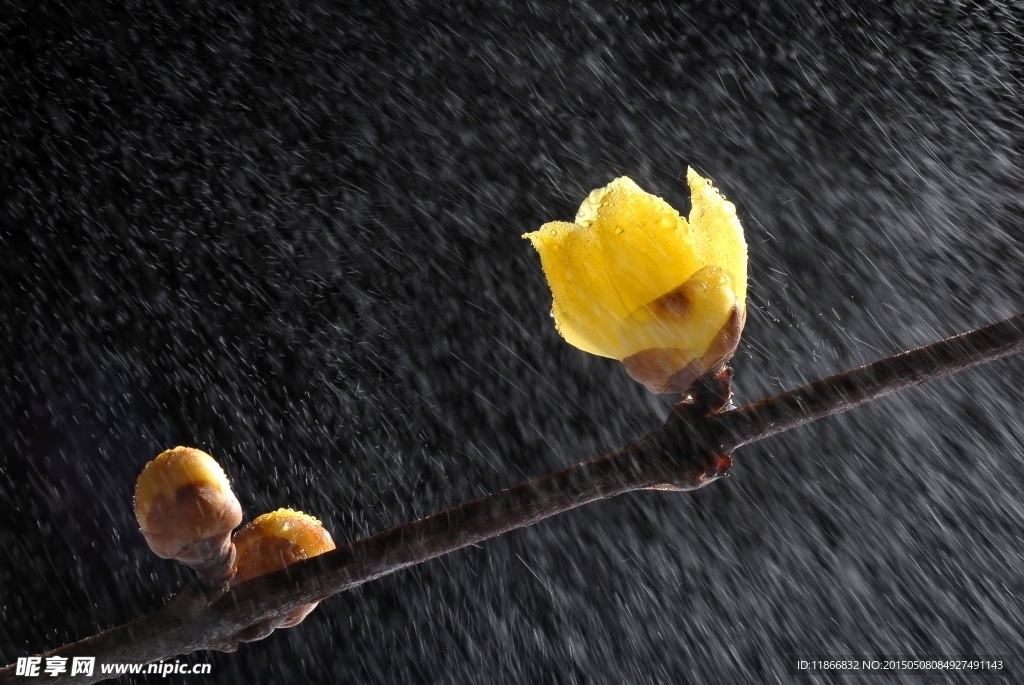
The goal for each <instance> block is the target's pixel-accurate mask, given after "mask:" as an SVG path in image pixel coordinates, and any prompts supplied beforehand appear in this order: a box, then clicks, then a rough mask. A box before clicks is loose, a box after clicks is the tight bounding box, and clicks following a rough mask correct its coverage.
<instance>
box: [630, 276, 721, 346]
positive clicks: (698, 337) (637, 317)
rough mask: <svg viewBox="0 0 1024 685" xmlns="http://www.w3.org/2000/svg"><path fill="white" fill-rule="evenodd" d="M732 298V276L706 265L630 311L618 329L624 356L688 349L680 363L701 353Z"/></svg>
mask: <svg viewBox="0 0 1024 685" xmlns="http://www.w3.org/2000/svg"><path fill="white" fill-rule="evenodd" d="M735 305H736V297H735V295H734V294H733V288H732V279H730V278H729V275H728V274H727V273H726V272H725V271H724V270H723V269H721V268H719V267H717V266H706V267H704V268H703V269H701V270H700V271H698V272H697V273H695V274H694V275H693V276H691V277H690V278H688V279H687V280H686V282H685V283H683V284H682V285H681V286H679V287H678V288H676V289H674V290H671V291H669V292H668V293H666V294H665V295H662V296H661V297H659V298H657V299H655V300H653V301H651V302H648V303H647V304H645V305H644V306H642V307H639V308H638V309H637V310H636V311H634V312H633V313H632V314H630V316H629V318H627V319H626V320H625V321H624V322H623V323H622V327H621V329H620V334H621V336H622V347H623V349H625V351H626V356H631V355H634V354H636V353H637V352H641V351H643V350H650V349H658V348H664V349H678V350H683V351H686V352H689V353H690V354H689V355H687V356H688V358H687V359H685V360H684V363H689V362H690V361H692V360H694V359H698V358H700V357H702V356H703V354H704V350H706V349H707V348H708V346H709V345H710V344H711V341H712V340H714V339H715V336H716V335H718V331H720V330H721V328H722V326H724V325H725V322H726V321H727V320H728V319H729V316H730V314H732V310H733V307H734V306H735Z"/></svg>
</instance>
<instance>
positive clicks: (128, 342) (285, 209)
mask: <svg viewBox="0 0 1024 685" xmlns="http://www.w3.org/2000/svg"><path fill="white" fill-rule="evenodd" d="M882 5H883V3H863V6H861V5H860V4H857V3H851V4H837V3H831V2H829V3H821V2H819V3H810V2H808V3H782V2H777V3H753V2H751V3H737V2H729V3H724V2H723V3H719V2H692V3H664V4H655V3H622V4H616V3H611V2H607V3H605V2H592V3H587V2H573V1H568V0H567V1H566V2H562V3H540V2H504V3H502V2H489V3H484V4H471V3H458V4H452V3H441V2H408V3H401V2H390V3H386V4H385V3H363V4H360V5H354V4H353V5H349V4H344V3H291V4H285V3H271V2H257V3H242V2H239V3H234V4H232V3H218V4H216V5H209V4H204V3H195V2H194V3H163V4H161V3H158V2H142V3H137V2H136V3H129V4H126V5H122V4H113V3H111V4H104V3H88V2H83V3H70V2H69V3H67V4H63V3H59V2H47V1H40V2H37V1H33V2H22V3H20V7H19V6H16V5H11V4H6V3H5V4H4V5H3V9H2V10H0V17H2V18H0V50H2V57H3V59H2V62H0V77H2V86H0V173H2V183H0V195H2V203H0V267H2V268H0V333H2V335H0V355H2V358H0V662H4V663H10V662H12V661H14V660H15V659H16V658H17V657H18V656H24V655H28V654H31V653H38V652H40V651H43V650H46V649H50V648H53V647H56V646H58V645H60V644H63V643H65V642H68V641H71V640H74V639H78V638H81V637H84V636H87V635H89V634H92V633H94V632H96V631H98V630H100V629H102V628H106V627H109V626H112V625H115V624H118V623H122V622H124V621H127V620H129V619H132V618H135V617H136V616H138V615H140V614H142V613H143V612H148V611H151V610H153V609H155V608H157V607H159V606H160V605H161V603H162V602H163V598H164V597H165V596H166V595H167V593H169V592H173V591H175V590H177V589H178V588H180V587H181V586H182V585H183V584H184V583H186V582H187V581H188V580H189V579H190V577H191V575H190V574H191V572H190V571H189V570H188V569H183V568H180V567H178V566H177V565H176V564H174V563H172V562H169V561H163V560H160V559H158V558H156V557H155V556H154V555H153V554H152V553H151V552H150V551H149V549H148V548H147V547H146V545H145V542H144V540H143V538H142V536H141V534H140V533H139V531H138V526H137V524H136V522H135V520H134V517H133V513H132V491H133V487H134V482H135V478H136V476H137V475H138V473H139V471H140V470H141V469H142V467H143V465H144V464H145V463H146V461H148V460H150V459H152V458H153V457H154V456H155V455H156V454H157V453H158V452H160V451H161V450H163V449H166V448H168V447H171V446H174V445H178V444H184V445H192V446H196V447H200V448H202V449H204V450H207V451H209V452H210V453H212V454H213V455H215V456H216V457H217V458H218V459H219V460H220V461H221V463H222V464H223V465H224V466H225V468H226V469H227V471H228V473H229V474H230V476H231V478H232V479H233V482H234V484H235V487H236V489H237V492H238V495H239V499H240V500H241V502H242V505H243V508H244V510H245V512H246V518H247V520H248V519H250V518H253V517H255V516H256V515H258V514H260V513H262V512H264V511H267V510H270V509H275V508H277V507H280V506H292V507H296V508H301V509H303V510H305V511H307V512H310V513H313V514H315V515H316V516H319V517H321V518H322V519H323V520H324V522H325V525H326V526H327V528H328V529H329V530H330V531H331V532H332V533H333V535H334V537H335V539H336V540H338V541H339V542H343V541H347V540H352V539H355V538H358V537H361V536H364V535H367V534H370V533H373V532H375V531H379V530H381V529H384V528H386V527H390V526H392V525H395V524H399V523H403V522H406V521H409V520H412V519H415V518H417V517H420V516H423V515H426V514H429V513H432V512H434V511H437V510H439V509H441V508H444V507H448V506H451V505H454V504H457V503H459V502H462V501H465V500H467V499H470V498H473V497H476V496H479V495H481V494H483V493H486V492H488V491H491V490H495V489H499V488H501V487H505V486H508V485H512V484H515V483H517V482H520V481H522V480H525V479H527V478H533V477H537V476H540V475H543V474H544V473H546V472H548V471H551V470H554V469H557V468H560V467H562V466H565V465H568V464H571V463H574V462H576V461H579V460H583V459H587V458H591V457H593V456H596V455H598V454H600V453H602V452H605V451H608V450H611V449H614V448H618V447H621V446H623V445H625V444H627V443H629V442H632V441H633V440H636V439H637V438H639V437H640V436H642V435H643V434H644V433H645V432H646V431H648V430H650V429H652V428H654V427H656V426H658V425H659V424H660V423H661V421H662V420H663V419H664V417H665V415H666V413H667V410H668V407H669V406H670V404H671V401H672V399H671V398H670V397H655V396H651V395H648V394H646V393H645V392H644V391H643V389H642V388H641V387H640V386H639V385H637V384H635V383H633V382H632V381H630V380H629V378H628V377H627V376H626V374H625V372H624V371H623V369H622V368H621V366H620V365H619V364H618V363H616V362H613V361H610V360H605V359H600V358H596V357H590V356H588V355H586V354H584V353H582V352H580V351H578V350H576V349H574V348H572V347H570V346H569V345H567V344H565V343H564V342H563V341H562V340H561V339H560V338H559V336H558V334H557V332H556V331H555V329H554V326H553V325H552V321H551V319H550V317H549V314H548V312H549V308H550V294H549V292H548V290H547V286H546V284H545V281H544V278H543V275H542V272H541V269H540V261H539V259H538V257H537V255H536V254H535V253H534V252H533V250H532V248H531V247H530V246H529V244H528V243H527V242H526V241H523V240H521V239H520V235H521V234H522V233H524V232H526V231H530V230H534V229H535V228H537V227H538V226H539V225H540V224H541V223H543V222H545V221H550V220H554V219H565V220H571V219H572V217H573V216H574V214H575V211H576V207H577V206H578V205H579V203H580V202H581V201H582V199H583V197H584V196H585V194H586V193H587V192H589V191H590V190H591V189H592V188H594V187H598V186H601V185H604V184H605V183H607V182H608V181H609V180H611V179H612V178H613V177H615V176H618V175H623V174H626V175H629V176H631V177H632V178H634V179H635V180H636V181H637V182H638V183H639V184H640V185H641V186H642V187H644V188H645V189H647V190H649V191H652V192H654V193H656V194H659V195H662V196H663V197H665V199H667V200H668V201H669V202H671V203H672V204H674V205H675V206H676V207H678V208H680V209H682V210H683V211H684V212H685V211H686V210H687V209H688V192H687V188H686V184H685V172H686V167H687V165H692V166H694V167H695V168H696V169H697V170H698V171H700V172H702V173H704V174H706V175H708V176H709V177H711V178H712V179H713V180H714V182H715V183H716V185H717V186H718V187H719V188H721V189H722V191H723V193H724V194H725V195H726V196H727V197H729V198H730V199H732V200H733V201H734V202H735V203H736V205H737V207H738V208H739V212H740V216H741V219H742V221H743V223H744V226H745V228H746V232H747V240H748V243H749V246H750V296H749V300H748V321H747V327H746V331H745V334H744V337H743V341H742V343H741V346H740V351H739V353H738V355H737V357H736V360H735V367H736V370H737V383H736V391H737V401H738V402H739V403H745V402H748V401H752V400H755V399H758V398H760V397H763V396H766V395H769V394H772V393H775V392H778V391H780V390H782V389H785V388H790V387H794V386H795V385H798V384H800V383H801V382H803V381H805V380H812V379H815V378H818V377H821V376H824V375H827V374H829V373H832V372H836V371H841V370H844V369H847V368H850V367H853V366H856V365H859V364H862V363H865V362H868V361H872V360H874V359H876V358H878V357H881V356H886V355H888V354H891V353H894V352H896V351H899V350H901V349H905V348H909V347H912V346H916V345H919V344H923V343H927V342H930V341H933V340H935V339H938V338H940V337H943V336H946V335H950V334H953V333H956V332H960V331H962V330H967V329H969V328H972V327H975V326H977V325H982V324H985V323H988V322H990V321H994V320H997V319H1000V318H1003V317H1006V316H1008V315H1011V314H1013V313H1016V312H1017V311H1019V310H1021V309H1024V295H1022V293H1024V243H1022V236H1021V216H1022V210H1024V185H1022V182H1024V171H1022V167H1021V165H1022V162H1024V144H1022V135H1024V122H1022V119H1021V112H1022V108H1024V107H1022V96H1024V85H1022V79H1024V59H1022V56H1021V55H1022V52H1024V51H1022V49H1021V44H1022V43H1021V41H1022V33H1024V27H1022V18H1024V10H1022V8H1021V6H1020V4H1019V3H1017V2H1003V3H998V2H997V3H981V4H970V5H969V6H965V5H964V4H963V3H940V2H920V3H892V4H889V3H884V7H883V6H882ZM1022 383H1024V362H1022V360H1020V359H1010V360H1006V361H1001V362H997V363H994V364H992V365H991V366H989V367H986V368H983V369H980V370H976V371H972V372H968V373H965V374H962V375H960V376H958V377H955V378H953V379H948V380H944V381H941V382H938V383H935V384H934V385H933V386H929V387H926V388H923V389H918V390H913V391H909V392H907V393H905V394H903V395H901V396H898V397H895V398H890V399H887V400H884V401H880V402H877V403H874V404H872V405H870V406H868V407H866V408H861V409H858V410H856V411H854V412H852V413H850V414H848V415H844V416H842V417H838V418H832V419H828V420H825V421H822V422H819V423H817V424H814V425H813V426H809V427H804V428H801V429H797V430H795V431H792V432H790V433H787V434H785V435H782V436H779V437H776V438H773V439H770V440H766V441H764V442H762V443H759V444H756V445H754V446H750V447H746V448H743V449H742V450H740V451H739V452H738V453H737V454H736V455H735V457H736V459H735V464H736V465H735V467H734V468H733V471H732V477H731V478H729V479H727V480H726V481H723V482H719V483H715V484H713V485H712V486H710V487H708V488H706V489H704V490H701V491H699V492H696V493H694V494H674V493H660V492H651V493H636V494H632V495H627V496H624V497H622V498H619V499H617V500H611V501H606V502H600V503H597V504H594V505H590V506H588V507H585V508H583V509H580V510H576V511H574V512H571V513H569V514H566V515H563V516H560V517H557V518H555V519H553V520H549V521H546V522H543V523H541V524H539V525H537V526H534V527H533V528H530V529H527V530H524V531H519V532H515V533H512V534H509V535H506V536H504V537H502V538H500V539H497V540H493V541H490V542H487V543H486V544H483V545H481V546H479V547H474V548H469V549H467V550H464V551H460V552H458V553H455V554H452V555H450V556H448V557H445V558H443V559H440V560H436V561H432V562H429V563H427V564H424V565H422V566H420V567H417V568H413V569H411V570H407V571H404V572H401V573H398V574H396V575H394V576H391V577H388V578H385V579H382V580H378V581H375V582H372V583H369V584H367V585H365V586H363V587H361V588H359V589H357V590H354V591H351V592H348V593H346V594H344V595H340V596H336V597H334V598H332V599H330V600H328V601H327V602H325V603H324V604H323V605H322V606H321V607H320V609H318V610H317V611H316V612H315V613H314V614H313V615H312V616H311V617H310V618H308V619H307V620H306V621H305V622H304V623H303V624H302V625H301V626H300V627H297V628H294V629H291V630H286V631H278V632H277V633H276V634H274V635H273V636H272V637H270V638H269V639H267V640H265V641H263V642H261V643H257V644H253V645H250V646H247V647H243V648H242V649H241V650H240V651H239V652H237V653H235V654H219V653H212V654H206V653H199V654H195V655H193V656H192V657H190V659H191V660H192V661H196V662H206V661H210V662H212V664H213V675H212V676H205V677H203V676H193V677H191V678H187V677H182V676H176V677H172V678H171V680H177V681H179V682H181V681H186V680H187V681H188V682H200V681H202V682H217V683H269V682H276V683H291V682H302V681H306V680H309V681H319V682H332V683H420V682H423V683H435V682H436V683H489V682H495V683H679V682H693V683H747V682H750V683H762V682H790V681H793V680H800V679H799V678H795V677H794V676H791V675H789V671H788V669H789V667H788V660H787V655H791V654H807V655H827V654H835V655H844V654H852V655H867V654H870V653H873V654H889V655H902V656H907V657H914V656H923V655H947V656H958V655H978V654H999V655H1017V656H1018V659H1020V658H1021V657H1024V649H1022V640H1024V594H1022V593H1024V578H1022V571H1024V496H1022V494H1021V482H1022V481H1021V479H1022V477H1024V447H1022V439H1024V422H1022V415H1024V388H1022ZM1016 668H1017V669H1018V670H1017V674H1018V675H1017V677H1024V660H1019V661H1018V662H1017V666H1016ZM805 680H808V681H809V679H805ZM828 680H829V679H828V678H819V679H818V681H819V682H822V681H828ZM889 680H890V679H887V678H886V677H884V676H876V677H873V678H871V679H870V682H873V683H876V682H877V683H881V682H889ZM892 680H900V679H899V678H892ZM944 680H945V679H944V677H943V676H941V675H939V676H929V677H928V678H924V677H923V676H922V677H918V676H906V677H904V678H903V679H902V681H904V682H941V681H944ZM948 680H949V681H958V682H976V681H977V680H978V678H976V677H971V676H966V675H965V676H963V677H961V678H953V677H950V678H948ZM155 681H156V679H154V682H155ZM843 682H861V681H851V680H849V679H847V680H844V681H843Z"/></svg>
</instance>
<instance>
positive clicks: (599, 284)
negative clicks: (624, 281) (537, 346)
mask: <svg viewBox="0 0 1024 685" xmlns="http://www.w3.org/2000/svg"><path fill="white" fill-rule="evenodd" d="M581 211H582V209H581ZM523 237H524V238H529V239H530V241H531V242H532V243H533V246H534V247H535V248H536V249H537V252H538V253H539V254H540V263H541V266H542V267H543V268H544V275H545V276H546V277H547V279H548V285H549V286H550V287H551V295H552V298H553V300H554V301H553V303H552V307H551V311H552V313H553V314H554V316H555V326H556V327H557V328H558V332H559V333H561V334H562V337H563V338H565V340H566V341H567V342H568V343H569V344H570V345H573V346H575V347H578V348H580V349H581V350H584V351H585V352H590V353H591V354H596V355H599V356H602V357H611V358H612V359H621V358H622V349H621V347H620V346H619V336H618V333H617V328H618V325H619V322H620V321H622V320H623V319H625V318H626V317H627V316H629V310H627V309H626V307H625V306H624V305H623V304H622V301H621V300H620V299H619V296H618V293H616V291H615V288H614V287H613V286H612V283H611V280H609V278H608V269H607V267H606V266H605V263H604V255H603V254H602V253H601V248H600V246H599V245H598V242H597V240H596V239H595V237H594V234H593V231H592V230H591V229H590V227H589V226H581V225H579V224H570V223H566V222H564V221H554V222H552V223H548V224H544V225H543V226H541V229H540V230H539V231H534V232H533V233H527V234H526V235H524V236H523Z"/></svg>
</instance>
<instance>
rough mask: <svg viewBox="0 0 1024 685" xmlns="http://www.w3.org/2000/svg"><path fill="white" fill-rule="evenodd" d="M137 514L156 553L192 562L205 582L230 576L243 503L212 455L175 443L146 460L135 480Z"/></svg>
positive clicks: (187, 562)
mask: <svg viewBox="0 0 1024 685" xmlns="http://www.w3.org/2000/svg"><path fill="white" fill-rule="evenodd" d="M135 517H136V518H137V519H138V521H139V526H141V528H142V534H143V535H144V536H145V537H146V542H148V543H149V546H150V548H151V549H152V550H153V551H154V552H155V553H156V554H157V556H159V557H163V558H164V559H176V560H178V561H181V562H183V563H185V564H188V565H189V566H191V567H192V568H194V569H196V571H198V572H199V575H200V578H202V579H203V580H204V581H211V582H212V581H217V580H222V579H224V578H226V577H227V576H228V575H230V572H231V565H232V562H233V560H234V548H233V547H232V545H231V531H232V530H233V529H234V528H235V527H236V526H237V525H238V524H239V523H241V522H242V507H241V506H240V505H239V504H238V499H237V498H236V497H235V494H234V493H233V492H232V491H231V484H230V483H229V482H228V477H227V475H226V474H225V473H224V469H222V468H221V466H220V464H218V463H217V462H216V461H215V460H214V459H213V457H211V456H210V455H208V454H206V453H205V452H202V451H200V450H197V449H193V448H191V447H175V448H174V449H171V450H167V451H166V452H163V453H161V454H160V455H159V456H158V457H157V458H156V459H154V460H153V461H151V462H149V463H148V464H146V468H145V469H143V471H142V473H141V474H140V475H139V480H138V482H137V483H136V485H135Z"/></svg>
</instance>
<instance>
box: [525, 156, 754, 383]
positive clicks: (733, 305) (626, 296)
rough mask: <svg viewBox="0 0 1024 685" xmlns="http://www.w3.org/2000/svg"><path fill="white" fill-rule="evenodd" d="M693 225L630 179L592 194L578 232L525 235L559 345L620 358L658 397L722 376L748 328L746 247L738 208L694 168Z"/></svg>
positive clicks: (548, 227) (690, 174) (562, 229)
mask: <svg viewBox="0 0 1024 685" xmlns="http://www.w3.org/2000/svg"><path fill="white" fill-rule="evenodd" d="M687 181H688V182H689V185H690V192H691V200H692V206H691V209H690V220H689V221H687V220H686V219H684V218H683V217H681V216H680V215H679V212H677V211H676V210H675V209H673V208H672V207H671V206H670V205H669V204H668V203H667V202H665V201H664V200H662V199H661V198H660V197H656V196H654V195H651V194H650V193H646V192H644V191H643V190H641V189H640V187H639V186H637V184H636V183H634V182H633V181H632V180H630V179H629V178H627V177H625V176H623V177H621V178H617V179H615V180H614V181H612V182H611V183H609V184H608V185H607V186H605V187H604V188H598V189H597V190H595V191H593V192H592V193H590V195H589V196H588V197H587V199H586V200H584V201H583V204H582V205H581V206H580V209H579V212H578V213H577V215H576V220H575V222H574V223H571V224H570V223H566V222H564V221H555V222H551V223H547V224H544V226H542V227H541V229H540V230H539V231H535V232H533V233H528V234H526V235H525V236H523V237H524V238H529V239H530V241H531V242H532V243H533V246H534V247H535V248H536V249H537V252H538V253H540V259H541V265H542V267H543V268H544V275H545V276H546V277H547V280H548V285H549V286H550V287H551V294H552V296H553V300H554V302H553V306H552V314H553V316H554V318H555V326H556V327H557V328H558V331H559V333H561V335H562V337H563V338H565V340H566V341H567V342H568V343H570V344H571V345H574V346H576V347H578V348H580V349H581V350H584V351H586V352H590V353H592V354H597V355H600V356H603V357H610V358H612V359H619V360H621V361H622V363H623V365H624V366H625V367H626V371H627V372H628V373H629V375H630V376H632V377H633V378H634V379H635V380H637V381H639V382H641V383H643V384H644V386H645V387H646V388H647V389H648V390H650V391H651V392H655V393H669V392H686V391H687V390H688V389H689V388H690V386H691V384H692V383H693V381H694V380H696V379H697V378H698V377H699V376H701V375H702V374H704V373H706V372H708V371H712V370H717V369H719V368H721V367H722V366H723V365H724V364H725V363H726V362H727V361H728V360H729V358H730V357H732V355H733V353H734V352H735V351H736V346H737V344H738V343H739V337H740V332H741V331H742V330H743V323H744V321H745V319H746V292H747V245H746V242H745V241H744V239H743V228H742V227H741V226H740V222H739V219H737V217H736V208H735V207H734V206H733V204H732V203H731V202H729V201H728V200H726V199H725V198H723V197H722V196H721V195H720V194H719V192H718V191H717V190H716V189H715V188H714V186H712V185H711V183H710V182H709V181H708V180H707V179H705V178H702V177H701V176H699V175H698V174H697V173H696V172H694V171H693V169H689V170H688V171H687Z"/></svg>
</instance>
